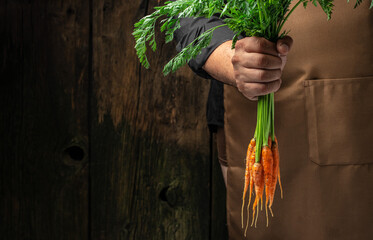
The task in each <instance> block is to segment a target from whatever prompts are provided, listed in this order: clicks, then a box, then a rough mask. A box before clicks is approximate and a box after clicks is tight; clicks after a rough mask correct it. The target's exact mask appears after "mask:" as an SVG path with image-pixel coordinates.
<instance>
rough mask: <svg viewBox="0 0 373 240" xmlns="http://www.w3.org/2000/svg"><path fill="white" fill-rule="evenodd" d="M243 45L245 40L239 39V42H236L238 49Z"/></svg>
mask: <svg viewBox="0 0 373 240" xmlns="http://www.w3.org/2000/svg"><path fill="white" fill-rule="evenodd" d="M243 46H244V40H238V41H237V42H236V45H235V47H234V48H235V49H236V50H237V49H242V48H243Z"/></svg>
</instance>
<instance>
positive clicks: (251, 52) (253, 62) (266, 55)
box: [232, 36, 293, 100]
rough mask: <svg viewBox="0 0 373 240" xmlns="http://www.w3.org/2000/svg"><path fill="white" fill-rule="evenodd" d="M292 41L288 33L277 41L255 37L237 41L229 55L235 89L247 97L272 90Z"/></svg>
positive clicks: (280, 73)
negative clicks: (231, 54)
mask: <svg viewBox="0 0 373 240" xmlns="http://www.w3.org/2000/svg"><path fill="white" fill-rule="evenodd" d="M292 44H293V40H292V38H291V37H288V36H287V37H284V38H283V39H280V40H278V41H277V43H272V42H270V41H268V40H266V39H264V38H259V37H247V38H244V39H241V40H239V41H237V43H236V47H235V51H234V54H233V57H232V64H233V72H234V79H235V82H236V86H237V89H238V90H239V91H240V92H241V93H242V94H243V95H244V96H245V97H247V98H248V99H250V100H256V99H257V98H258V96H261V95H266V94H268V93H271V92H276V91H277V90H278V89H279V88H280V85H281V75H282V70H283V69H284V67H285V64H286V58H287V54H288V53H289V51H290V48H291V46H292Z"/></svg>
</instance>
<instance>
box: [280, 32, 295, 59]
mask: <svg viewBox="0 0 373 240" xmlns="http://www.w3.org/2000/svg"><path fill="white" fill-rule="evenodd" d="M292 45H293V39H292V38H291V37H289V36H285V37H283V38H281V39H279V40H278V41H277V44H276V47H277V51H278V53H279V56H286V55H288V53H289V51H290V49H291V46H292Z"/></svg>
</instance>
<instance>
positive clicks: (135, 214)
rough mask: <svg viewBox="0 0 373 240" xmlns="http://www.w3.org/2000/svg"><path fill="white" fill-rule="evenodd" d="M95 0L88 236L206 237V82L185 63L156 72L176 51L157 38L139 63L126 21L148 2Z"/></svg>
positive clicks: (148, 5)
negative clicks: (146, 58) (151, 51)
mask: <svg viewBox="0 0 373 240" xmlns="http://www.w3.org/2000/svg"><path fill="white" fill-rule="evenodd" d="M96 3H97V4H95V5H94V9H93V19H94V23H93V40H94V41H93V44H94V58H93V62H94V64H93V66H94V69H95V74H94V84H93V86H94V87H93V88H94V91H95V92H94V95H95V99H94V100H93V101H92V102H93V104H94V106H93V107H92V108H93V109H95V110H94V115H93V116H92V119H93V124H92V127H93V132H92V150H93V152H92V207H93V210H94V211H93V212H92V220H91V221H92V231H93V234H92V236H93V239H150V238H151V239H209V237H210V236H209V234H210V229H209V228H210V224H211V223H210V215H211V213H210V212H211V208H210V207H211V206H210V194H211V192H210V187H211V182H210V174H211V173H210V172H211V169H210V163H209V134H208V130H207V127H206V122H205V103H206V98H207V92H208V86H209V82H208V81H206V80H203V79H201V78H197V77H195V76H194V74H193V73H192V72H191V71H190V70H189V69H188V68H186V67H185V68H183V69H182V70H180V71H178V72H177V73H175V74H172V75H170V76H167V77H164V76H163V75H162V68H163V66H164V65H165V63H166V62H167V60H169V59H170V57H172V56H173V55H174V54H176V52H175V50H174V49H175V45H173V44H167V45H165V44H164V43H162V41H161V38H160V37H158V40H159V41H158V43H159V44H158V51H157V52H156V53H155V54H150V55H149V60H150V64H151V68H150V69H149V70H146V69H144V68H142V67H140V66H139V63H138V60H137V57H136V54H135V50H134V39H133V37H132V35H131V33H132V31H133V24H134V23H135V22H136V21H137V20H139V19H140V18H141V17H142V16H144V15H145V14H146V13H147V11H150V9H152V8H153V7H154V6H155V4H157V1H149V2H147V1H130V2H126V3H124V2H121V3H120V2H118V1H96ZM148 9H149V10H148ZM158 34H159V33H158Z"/></svg>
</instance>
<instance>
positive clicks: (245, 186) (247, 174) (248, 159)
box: [241, 138, 255, 228]
mask: <svg viewBox="0 0 373 240" xmlns="http://www.w3.org/2000/svg"><path fill="white" fill-rule="evenodd" d="M254 147H255V139H254V138H253V139H251V141H250V144H249V146H248V147H247V153H246V169H245V184H244V190H243V196H242V210H241V226H242V228H243V209H244V206H245V197H246V192H247V189H248V187H249V182H250V178H251V176H250V171H251V169H250V166H249V165H250V156H251V152H252V151H253V149H254ZM250 197H251V191H250ZM249 204H250V202H249Z"/></svg>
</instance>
